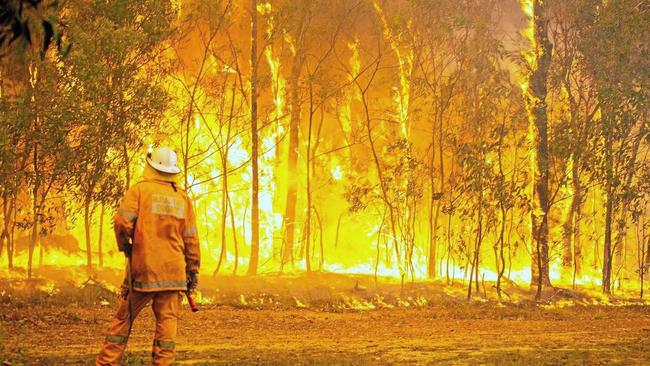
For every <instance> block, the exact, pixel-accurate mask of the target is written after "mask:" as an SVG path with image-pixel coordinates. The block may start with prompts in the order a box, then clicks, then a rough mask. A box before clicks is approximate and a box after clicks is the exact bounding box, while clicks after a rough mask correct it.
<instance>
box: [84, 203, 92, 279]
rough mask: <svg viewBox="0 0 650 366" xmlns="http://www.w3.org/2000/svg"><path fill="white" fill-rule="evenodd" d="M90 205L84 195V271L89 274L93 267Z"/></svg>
mask: <svg viewBox="0 0 650 366" xmlns="http://www.w3.org/2000/svg"><path fill="white" fill-rule="evenodd" d="M90 205H91V203H90V197H86V200H85V202H84V231H85V234H86V235H85V236H86V271H87V272H88V274H90V272H91V271H92V269H93V252H92V247H91V243H90V224H91V223H90V220H91V219H92V218H91V217H90V216H91V212H90Z"/></svg>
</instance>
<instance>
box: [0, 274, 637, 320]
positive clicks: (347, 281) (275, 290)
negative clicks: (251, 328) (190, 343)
mask: <svg viewBox="0 0 650 366" xmlns="http://www.w3.org/2000/svg"><path fill="white" fill-rule="evenodd" d="M83 272H84V271H83V269H82V268H75V267H71V268H67V269H60V268H43V269H42V270H41V273H40V275H41V277H39V278H37V279H32V280H25V279H22V278H20V276H9V275H8V274H7V273H4V274H3V278H0V304H2V305H5V306H9V307H20V306H25V305H28V306H30V305H34V306H36V305H46V306H47V305H51V306H60V305H69V304H77V305H80V306H88V305H93V306H113V305H114V304H115V303H116V301H117V299H118V293H119V285H118V284H119V283H120V282H121V272H119V271H117V270H110V269H107V270H104V271H100V272H96V273H94V274H93V276H91V277H89V276H87V275H85V273H84V274H82V273H83ZM480 289H481V291H480V296H476V297H474V298H473V300H472V301H470V302H468V301H467V300H466V298H465V294H466V284H463V283H462V282H457V283H454V284H446V283H443V282H431V281H428V282H405V283H400V282H398V281H395V280H393V279H390V278H374V277H372V276H365V275H343V274H333V273H319V272H314V273H311V274H297V275H289V274H282V275H280V274H266V275H262V276H257V277H245V276H217V277H211V276H203V277H202V278H201V283H200V286H199V291H197V293H196V294H195V299H196V300H197V302H198V303H199V304H200V306H202V307H205V308H213V307H223V306H227V307H232V308H237V309H248V310H268V309H275V310H291V309H307V310H312V311H319V312H350V311H373V310H380V309H409V308H421V307H435V308H439V309H441V312H440V314H439V316H441V317H451V318H454V317H456V315H455V314H457V313H462V312H465V313H470V314H471V313H477V314H481V312H482V311H483V310H486V309H490V310H489V312H490V313H492V314H493V315H492V316H497V317H499V315H498V313H499V312H502V313H503V315H502V316H503V317H511V316H513V315H512V314H517V311H516V309H518V308H534V309H538V310H539V311H541V312H544V311H548V310H555V309H562V308H567V307H585V306H602V305H606V306H621V307H625V306H645V305H647V301H644V300H638V299H632V298H629V297H607V296H603V295H601V294H600V293H599V292H598V291H597V290H590V289H580V290H569V289H562V288H555V289H549V290H546V291H545V293H544V298H543V300H542V301H539V302H535V301H533V300H532V299H533V298H534V291H533V290H531V289H529V288H527V287H521V286H518V285H516V284H515V283H510V284H509V285H508V286H506V287H504V288H503V291H502V298H501V299H499V298H498V296H497V293H496V290H495V288H494V284H493V283H492V282H483V283H481V286H480ZM501 309H503V310H501ZM486 311H487V310H486ZM466 315H467V314H465V315H463V316H466ZM514 316H516V315H514ZM540 316H542V315H540Z"/></svg>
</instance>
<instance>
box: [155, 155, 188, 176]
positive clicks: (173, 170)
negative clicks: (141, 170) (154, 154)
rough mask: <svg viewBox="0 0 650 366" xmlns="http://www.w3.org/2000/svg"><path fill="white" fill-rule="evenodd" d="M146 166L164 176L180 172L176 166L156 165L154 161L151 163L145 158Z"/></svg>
mask: <svg viewBox="0 0 650 366" xmlns="http://www.w3.org/2000/svg"><path fill="white" fill-rule="evenodd" d="M147 164H149V165H150V166H151V167H152V168H154V169H156V170H157V171H159V172H161V173H166V174H178V173H180V172H181V169H180V168H179V167H177V166H165V165H162V164H158V163H156V162H154V161H151V159H150V158H147Z"/></svg>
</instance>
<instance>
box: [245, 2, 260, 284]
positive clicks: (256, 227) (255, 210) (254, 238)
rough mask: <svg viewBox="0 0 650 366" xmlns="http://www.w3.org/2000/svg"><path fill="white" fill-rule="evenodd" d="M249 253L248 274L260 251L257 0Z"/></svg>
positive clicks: (253, 35)
mask: <svg viewBox="0 0 650 366" xmlns="http://www.w3.org/2000/svg"><path fill="white" fill-rule="evenodd" d="M250 11H251V165H252V171H253V172H252V182H251V185H252V188H251V196H252V197H251V201H252V208H251V255H250V261H249V264H248V274H249V275H252V276H254V275H256V274H257V265H258V262H259V252H260V205H259V168H258V149H259V136H258V130H257V0H251V9H250Z"/></svg>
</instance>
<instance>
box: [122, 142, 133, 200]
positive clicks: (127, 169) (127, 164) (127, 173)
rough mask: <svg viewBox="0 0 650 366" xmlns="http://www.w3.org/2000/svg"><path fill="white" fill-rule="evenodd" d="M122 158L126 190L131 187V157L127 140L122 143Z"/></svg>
mask: <svg viewBox="0 0 650 366" xmlns="http://www.w3.org/2000/svg"><path fill="white" fill-rule="evenodd" d="M122 159H124V192H126V191H127V190H128V189H129V187H131V158H130V157H129V149H128V148H127V146H126V142H125V143H123V144H122Z"/></svg>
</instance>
